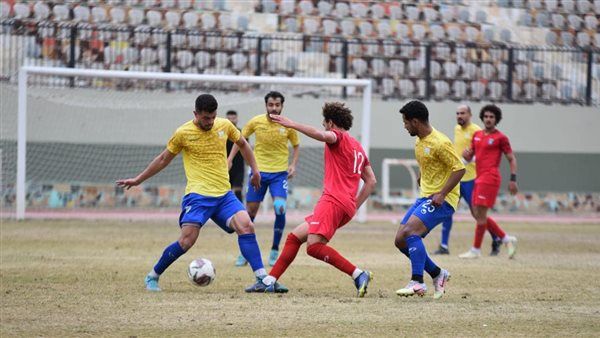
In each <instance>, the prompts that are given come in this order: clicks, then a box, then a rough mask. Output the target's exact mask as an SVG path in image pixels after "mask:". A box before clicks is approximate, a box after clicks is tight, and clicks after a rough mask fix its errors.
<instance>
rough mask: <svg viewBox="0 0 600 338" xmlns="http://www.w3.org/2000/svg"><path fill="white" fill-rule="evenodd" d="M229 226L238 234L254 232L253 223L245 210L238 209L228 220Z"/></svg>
mask: <svg viewBox="0 0 600 338" xmlns="http://www.w3.org/2000/svg"><path fill="white" fill-rule="evenodd" d="M229 227H230V228H232V229H233V230H234V231H235V232H236V233H237V234H238V235H246V234H252V233H254V223H252V221H251V220H250V216H249V215H248V213H246V212H245V211H240V212H238V213H237V214H235V215H234V216H233V217H232V218H231V220H230V221H229Z"/></svg>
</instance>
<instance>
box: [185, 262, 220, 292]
mask: <svg viewBox="0 0 600 338" xmlns="http://www.w3.org/2000/svg"><path fill="white" fill-rule="evenodd" d="M216 273H217V272H216V270H215V267H214V266H213V264H212V262H211V261H209V260H208V259H206V258H198V259H194V260H193V261H192V262H191V263H190V265H189V266H188V278H189V279H190V282H192V284H194V285H196V286H207V285H208V284H210V283H212V281H213V280H215V277H216Z"/></svg>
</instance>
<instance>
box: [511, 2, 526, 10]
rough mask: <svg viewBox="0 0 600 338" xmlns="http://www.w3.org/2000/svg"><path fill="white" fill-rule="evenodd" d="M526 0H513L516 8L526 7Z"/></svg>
mask: <svg viewBox="0 0 600 338" xmlns="http://www.w3.org/2000/svg"><path fill="white" fill-rule="evenodd" d="M523 2H524V0H512V5H513V7H515V8H523V7H524V3H523Z"/></svg>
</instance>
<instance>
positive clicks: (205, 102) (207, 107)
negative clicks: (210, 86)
mask: <svg viewBox="0 0 600 338" xmlns="http://www.w3.org/2000/svg"><path fill="white" fill-rule="evenodd" d="M218 107H219V104H218V103H217V99H215V97H214V96H212V95H210V94H202V95H199V96H198V97H197V98H196V113H198V114H200V113H201V112H207V113H212V112H214V111H216V110H217V108H218Z"/></svg>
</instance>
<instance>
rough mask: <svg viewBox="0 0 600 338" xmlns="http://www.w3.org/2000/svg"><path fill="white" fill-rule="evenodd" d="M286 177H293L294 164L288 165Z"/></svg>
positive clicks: (294, 172) (294, 171)
mask: <svg viewBox="0 0 600 338" xmlns="http://www.w3.org/2000/svg"><path fill="white" fill-rule="evenodd" d="M287 172H288V178H292V177H294V175H296V167H295V166H294V165H291V164H290V166H289V167H288V170H287Z"/></svg>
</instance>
